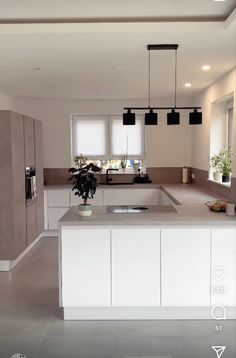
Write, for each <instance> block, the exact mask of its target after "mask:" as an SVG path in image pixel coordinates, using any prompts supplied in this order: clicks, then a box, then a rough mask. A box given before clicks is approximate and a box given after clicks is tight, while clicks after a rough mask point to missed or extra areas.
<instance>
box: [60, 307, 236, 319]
mask: <svg viewBox="0 0 236 358" xmlns="http://www.w3.org/2000/svg"><path fill="white" fill-rule="evenodd" d="M63 313H64V314H63V315H64V320H127V319H128V320H173V319H174V320H213V321H214V320H215V319H214V318H212V316H211V307H64V308H63ZM227 319H236V309H235V308H234V307H227ZM217 322H218V321H217ZM221 322H222V321H221Z"/></svg>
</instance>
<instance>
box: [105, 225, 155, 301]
mask: <svg viewBox="0 0 236 358" xmlns="http://www.w3.org/2000/svg"><path fill="white" fill-rule="evenodd" d="M111 235H112V245H111V251H112V256H111V257H112V259H111V261H112V270H111V271H112V306H118V307H119V306H123V307H129V306H132V307H134V306H136V307H138V306H139V307H144V306H146V307H151V306H160V230H159V229H149V228H146V229H139V228H137V229H135V228H132V229H131V228H130V229H129V228H124V229H112V233H111Z"/></svg>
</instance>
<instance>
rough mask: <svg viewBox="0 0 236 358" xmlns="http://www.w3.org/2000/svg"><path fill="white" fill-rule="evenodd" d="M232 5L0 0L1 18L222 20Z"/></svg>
mask: <svg viewBox="0 0 236 358" xmlns="http://www.w3.org/2000/svg"><path fill="white" fill-rule="evenodd" d="M234 7H235V0H226V1H213V0H178V1H177V0H118V1H113V0H40V1H38V0H21V1H19V0H0V8H1V14H0V19H1V20H3V19H4V20H7V19H8V20H9V19H12V20H13V19H18V20H19V19H68V18H70V19H72V18H73V19H75V18H77V19H91V18H92V19H99V18H100V19H101V18H102V19H108V18H113V19H124V18H126V19H127V18H129V19H135V18H144V19H146V20H147V18H152V19H153V18H161V17H164V18H168V19H171V18H186V17H188V18H189V17H191V18H208V19H212V18H214V19H215V18H219V19H223V18H224V19H225V18H226V17H227V16H228V15H229V14H230V12H231V11H232V10H233V8H234Z"/></svg>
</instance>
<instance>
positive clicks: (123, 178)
mask: <svg viewBox="0 0 236 358" xmlns="http://www.w3.org/2000/svg"><path fill="white" fill-rule="evenodd" d="M146 171H147V174H148V175H149V178H150V179H151V180H152V182H153V183H181V180H182V168H174V167H168V168H157V167H150V168H146ZM189 172H190V171H189ZM109 176H110V177H111V178H113V180H114V181H118V182H120V183H122V182H126V183H127V182H132V181H133V179H134V177H135V174H122V173H121V174H114V175H113V174H112V173H110V174H109ZM69 178H70V174H69V172H68V168H45V169H44V183H45V185H57V184H69V183H70V182H69ZM105 181H106V177H105V174H101V175H100V176H99V183H105Z"/></svg>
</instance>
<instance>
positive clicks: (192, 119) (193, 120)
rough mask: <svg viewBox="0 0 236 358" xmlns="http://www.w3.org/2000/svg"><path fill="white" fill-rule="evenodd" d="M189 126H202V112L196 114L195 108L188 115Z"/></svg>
mask: <svg viewBox="0 0 236 358" xmlns="http://www.w3.org/2000/svg"><path fill="white" fill-rule="evenodd" d="M189 124H190V125H197V124H202V112H198V110H197V108H195V109H194V111H193V112H191V113H189Z"/></svg>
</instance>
